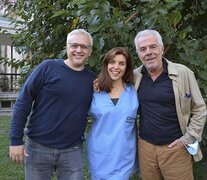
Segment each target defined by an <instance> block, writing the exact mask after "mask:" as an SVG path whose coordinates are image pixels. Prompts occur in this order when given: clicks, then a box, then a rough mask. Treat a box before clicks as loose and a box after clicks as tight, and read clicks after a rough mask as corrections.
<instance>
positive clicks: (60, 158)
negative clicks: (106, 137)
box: [25, 137, 83, 180]
mask: <svg viewBox="0 0 207 180" xmlns="http://www.w3.org/2000/svg"><path fill="white" fill-rule="evenodd" d="M25 150H26V152H27V154H28V155H29V156H27V157H25V179H26V180H51V177H52V174H53V172H56V174H57V179H58V180H83V147H82V144H78V145H76V146H74V147H70V148H66V149H53V148H48V147H45V146H42V145H40V144H38V143H35V142H34V141H32V140H31V139H29V138H28V137H27V139H26V144H25Z"/></svg>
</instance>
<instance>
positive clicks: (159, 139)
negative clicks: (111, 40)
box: [138, 61, 182, 145]
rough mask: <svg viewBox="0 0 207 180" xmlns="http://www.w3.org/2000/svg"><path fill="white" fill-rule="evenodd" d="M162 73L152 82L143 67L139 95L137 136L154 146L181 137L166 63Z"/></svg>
mask: <svg viewBox="0 0 207 180" xmlns="http://www.w3.org/2000/svg"><path fill="white" fill-rule="evenodd" d="M163 68H164V71H163V73H162V74H161V75H160V76H159V77H158V78H157V79H156V80H155V81H153V80H152V79H151V77H150V75H149V74H148V72H147V70H146V68H145V67H144V66H143V68H142V70H141V72H142V74H143V77H142V80H141V84H140V87H139V90H138V94H139V102H140V106H139V108H140V109H139V112H140V128H139V136H140V137H141V138H142V139H144V140H146V141H148V142H150V143H152V144H156V145H163V144H169V143H171V142H172V141H174V140H175V139H177V138H180V137H181V136H182V133H181V129H180V126H179V122H178V118H177V114H176V108H175V96H174V92H173V86H172V80H171V79H170V78H169V77H168V70H167V62H166V61H164V63H163Z"/></svg>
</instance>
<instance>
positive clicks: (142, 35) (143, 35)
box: [134, 29, 164, 50]
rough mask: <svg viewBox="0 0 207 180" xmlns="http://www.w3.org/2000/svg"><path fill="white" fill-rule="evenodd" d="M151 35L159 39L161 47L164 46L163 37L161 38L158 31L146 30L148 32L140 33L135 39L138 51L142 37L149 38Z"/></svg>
mask: <svg viewBox="0 0 207 180" xmlns="http://www.w3.org/2000/svg"><path fill="white" fill-rule="evenodd" d="M149 35H152V36H154V37H155V38H156V39H157V42H158V44H159V45H161V46H164V45H163V42H162V37H161V35H160V33H159V32H158V31H156V30H151V29H146V30H143V31H140V32H138V33H137V35H136V36H135V38H134V44H135V47H136V50H138V48H139V44H138V41H137V40H138V39H139V38H140V37H145V36H149Z"/></svg>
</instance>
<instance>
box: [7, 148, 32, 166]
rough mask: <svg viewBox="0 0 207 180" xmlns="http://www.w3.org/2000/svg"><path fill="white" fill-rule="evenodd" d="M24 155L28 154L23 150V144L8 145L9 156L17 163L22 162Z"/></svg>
mask: <svg viewBox="0 0 207 180" xmlns="http://www.w3.org/2000/svg"><path fill="white" fill-rule="evenodd" d="M24 156H28V154H27V153H26V152H25V149H24V145H19V146H10V148H9V157H10V158H11V159H12V160H13V161H15V162H17V163H18V164H22V163H23V162H24Z"/></svg>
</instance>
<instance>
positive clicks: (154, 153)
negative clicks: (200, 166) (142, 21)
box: [134, 30, 207, 180]
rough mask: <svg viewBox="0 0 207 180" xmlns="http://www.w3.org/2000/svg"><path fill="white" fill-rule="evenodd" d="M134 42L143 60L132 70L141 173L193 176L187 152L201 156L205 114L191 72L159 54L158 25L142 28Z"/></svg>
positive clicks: (172, 179)
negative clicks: (137, 108)
mask: <svg viewBox="0 0 207 180" xmlns="http://www.w3.org/2000/svg"><path fill="white" fill-rule="evenodd" d="M134 42H135V46H136V51H137V53H138V56H139V59H140V60H141V61H142V63H143V65H142V66H140V67H139V68H137V69H135V70H134V74H135V87H136V89H137V91H138V94H139V102H140V111H139V113H140V122H139V140H138V154H139V166H140V171H141V175H142V179H143V180H152V179H153V180H163V179H165V180H178V179H179V180H193V170H192V157H193V159H194V161H196V162H197V161H199V160H201V158H202V153H201V150H200V147H199V145H198V142H200V141H201V139H202V132H203V128H204V125H205V121H206V115H207V111H206V105H205V102H204V99H203V97H202V95H201V93H200V90H199V87H198V84H197V82H196V79H195V76H194V73H193V72H192V71H191V70H190V69H189V68H187V67H186V66H184V65H181V64H177V63H173V62H170V61H168V60H167V59H165V58H163V52H164V46H163V42H162V37H161V36H160V34H159V33H158V32H157V31H155V30H144V31H141V32H139V33H138V34H137V35H136V37H135V39H134Z"/></svg>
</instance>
